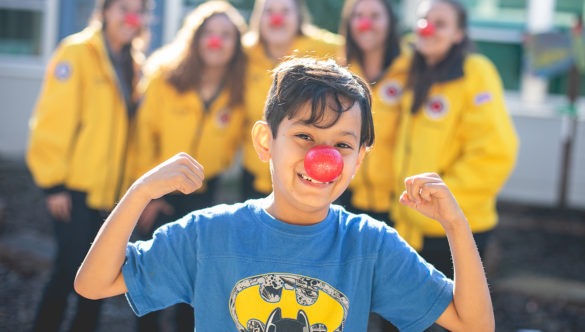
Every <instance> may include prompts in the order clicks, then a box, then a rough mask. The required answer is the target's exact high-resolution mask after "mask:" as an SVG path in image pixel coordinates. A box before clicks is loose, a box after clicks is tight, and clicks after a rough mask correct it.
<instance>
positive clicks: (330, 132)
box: [266, 103, 365, 222]
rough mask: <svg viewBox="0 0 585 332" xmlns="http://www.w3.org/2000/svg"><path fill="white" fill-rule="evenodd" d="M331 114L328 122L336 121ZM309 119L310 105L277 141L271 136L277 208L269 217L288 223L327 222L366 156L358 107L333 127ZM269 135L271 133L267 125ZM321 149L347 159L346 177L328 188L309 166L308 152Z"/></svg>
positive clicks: (330, 112)
mask: <svg viewBox="0 0 585 332" xmlns="http://www.w3.org/2000/svg"><path fill="white" fill-rule="evenodd" d="M327 112H328V113H326V117H325V119H324V121H330V119H329V118H330V117H333V116H335V113H334V111H333V110H328V111H327ZM310 114H311V104H310V103H307V104H305V105H304V106H302V107H301V110H300V112H299V113H298V115H297V116H296V117H295V118H293V119H288V118H286V117H285V118H284V120H283V121H282V122H281V124H280V125H279V127H278V134H277V136H276V137H274V138H272V135H271V134H268V135H269V137H270V139H269V141H270V142H269V144H268V146H269V154H270V161H271V172H272V182H273V188H274V205H273V208H272V210H271V209H269V211H268V212H269V213H271V214H272V215H273V216H274V217H276V218H278V219H280V220H283V221H285V222H286V221H291V222H293V221H295V220H299V219H300V220H303V221H313V222H318V221H320V220H322V219H323V218H324V217H325V216H326V215H327V211H328V209H329V204H330V203H331V202H333V201H334V200H335V199H337V198H338V197H339V196H340V195H341V193H343V191H344V190H345V189H346V188H347V186H348V185H349V182H350V180H351V179H352V178H353V176H354V175H355V173H356V171H357V169H358V167H359V164H360V163H361V160H362V159H363V156H364V154H365V148H364V147H360V144H359V142H360V133H361V122H362V119H361V112H360V108H359V105H358V104H357V103H354V105H353V106H352V107H351V108H350V109H349V110H348V111H346V112H343V114H342V115H341V118H340V119H339V121H338V122H337V123H336V124H335V125H333V126H331V127H330V128H317V127H315V126H314V125H308V124H306V123H304V122H303V120H304V119H308V118H309V117H310ZM266 130H267V131H268V132H269V131H270V129H269V128H268V125H266ZM317 145H326V146H329V147H332V148H334V149H336V150H338V151H339V153H340V154H341V157H342V159H343V171H342V172H341V174H340V175H339V176H338V177H337V178H335V179H333V180H331V181H329V182H326V183H323V182H319V181H316V180H315V179H312V178H311V177H310V176H309V175H308V174H307V171H306V170H305V166H304V161H305V156H306V154H307V151H308V150H309V149H311V148H312V147H314V146H317Z"/></svg>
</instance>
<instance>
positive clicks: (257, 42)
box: [242, 0, 343, 198]
mask: <svg viewBox="0 0 585 332" xmlns="http://www.w3.org/2000/svg"><path fill="white" fill-rule="evenodd" d="M342 45H343V39H342V38H341V36H339V35H337V34H334V33H331V32H328V31H326V30H323V29H320V28H318V27H316V26H314V25H312V24H310V19H309V12H308V9H307V7H306V5H305V2H304V0H256V1H255V3H254V8H253V10H252V14H251V17H250V30H249V31H248V33H247V34H246V35H245V36H244V47H245V50H246V53H247V55H248V67H247V73H246V96H245V112H246V126H245V131H244V138H243V143H244V147H243V155H242V166H243V176H242V195H243V198H257V197H263V196H266V195H267V194H269V193H270V192H271V191H272V184H271V179H270V170H269V167H268V164H267V163H265V162H262V161H260V160H259V159H258V156H257V154H256V152H255V150H254V146H253V145H252V140H251V138H250V132H251V130H252V127H253V126H254V123H255V122H256V121H257V120H261V119H262V116H263V112H264V103H265V101H266V96H267V95H268V90H269V88H270V85H271V83H272V76H271V70H272V69H273V68H275V67H276V65H277V64H278V63H279V62H280V61H281V60H283V59H284V58H286V57H289V56H312V57H319V58H333V59H336V58H337V56H338V54H339V52H340V50H341V46H342Z"/></svg>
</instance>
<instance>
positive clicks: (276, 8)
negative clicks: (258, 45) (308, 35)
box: [260, 0, 300, 45]
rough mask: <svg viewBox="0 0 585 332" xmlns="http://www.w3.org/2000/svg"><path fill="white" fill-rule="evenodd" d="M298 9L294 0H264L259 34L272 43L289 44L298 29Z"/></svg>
mask: <svg viewBox="0 0 585 332" xmlns="http://www.w3.org/2000/svg"><path fill="white" fill-rule="evenodd" d="M299 15H300V13H299V9H298V8H297V5H296V3H295V1H294V0H266V2H265V3H264V10H263V11H262V15H261V17H260V35H261V36H262V39H263V40H264V41H265V42H266V43H268V44H272V45H279V44H290V43H291V42H292V41H293V40H294V38H295V37H296V36H297V32H298V30H299Z"/></svg>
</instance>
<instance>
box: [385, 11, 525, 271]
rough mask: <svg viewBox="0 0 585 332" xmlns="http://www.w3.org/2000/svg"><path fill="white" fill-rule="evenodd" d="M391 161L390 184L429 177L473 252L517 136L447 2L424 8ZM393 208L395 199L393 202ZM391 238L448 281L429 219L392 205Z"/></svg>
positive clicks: (488, 222) (447, 263)
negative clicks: (460, 214) (456, 212)
mask: <svg viewBox="0 0 585 332" xmlns="http://www.w3.org/2000/svg"><path fill="white" fill-rule="evenodd" d="M418 9H419V10H418V13H417V14H418V21H417V31H416V32H417V35H416V38H415V40H414V52H413V53H412V54H411V55H408V57H409V62H410V69H409V76H408V80H407V85H406V89H405V91H404V93H403V97H402V99H401V113H402V114H401V121H400V128H399V131H398V137H397V144H396V154H395V169H396V176H395V179H396V180H397V181H400V180H399V179H401V177H402V176H403V175H405V174H413V173H416V172H436V173H438V174H439V175H440V176H441V177H442V178H443V179H444V181H445V183H446V184H447V185H448V186H449V188H451V190H452V192H453V194H454V195H455V197H457V199H458V201H459V203H460V205H461V208H462V209H463V211H464V212H465V214H466V215H467V216H468V220H469V223H470V226H471V229H472V231H473V233H474V237H475V241H476V243H477V246H478V249H479V252H480V254H481V256H482V257H485V249H486V245H487V243H488V240H489V238H490V234H491V232H492V230H493V229H494V228H495V227H496V225H497V223H498V214H497V210H496V199H497V195H498V193H499V191H500V190H501V188H502V187H503V185H504V183H505V182H506V180H507V179H508V176H509V175H510V173H511V172H512V170H513V168H514V165H515V162H516V157H517V152H518V145H519V143H518V137H517V134H516V130H515V128H514V124H513V122H512V119H511V117H510V115H509V113H508V110H507V107H506V104H505V100H504V91H503V87H502V82H501V79H500V76H499V74H498V71H497V69H496V68H495V66H494V65H493V64H492V63H491V62H490V61H489V60H488V59H487V58H485V57H484V56H482V55H479V54H476V53H472V44H471V41H470V38H469V35H468V28H467V13H466V10H465V8H464V7H463V6H462V5H461V4H460V3H459V2H457V1H453V0H432V1H424V2H422V3H421V4H420V5H419V8H418ZM395 201H397V200H395ZM391 218H392V219H393V220H394V222H395V227H396V229H397V231H398V232H399V233H400V234H401V235H402V236H403V237H404V238H405V239H406V240H407V241H408V242H409V243H410V244H411V245H412V246H413V247H414V248H415V249H417V250H418V251H419V252H420V254H421V256H422V257H424V258H425V259H426V260H427V261H428V262H430V263H431V264H433V265H434V266H435V267H436V268H437V269H438V270H440V271H442V272H443V273H444V274H445V275H447V276H448V277H450V278H452V277H453V270H452V267H451V264H452V262H451V258H450V251H449V243H448V241H447V238H446V236H445V232H444V230H443V229H442V228H441V227H440V226H439V225H438V224H437V223H435V222H434V221H432V220H431V219H429V218H426V217H421V216H418V215H415V214H413V213H410V212H409V211H407V210H406V209H404V208H402V207H401V206H400V204H397V203H396V204H395V205H394V206H393V208H392V209H391Z"/></svg>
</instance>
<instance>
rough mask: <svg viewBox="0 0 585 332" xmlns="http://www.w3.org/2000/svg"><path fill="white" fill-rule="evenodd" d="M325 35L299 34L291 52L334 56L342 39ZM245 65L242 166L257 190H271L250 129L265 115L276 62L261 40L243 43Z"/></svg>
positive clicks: (266, 167)
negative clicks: (244, 122)
mask: <svg viewBox="0 0 585 332" xmlns="http://www.w3.org/2000/svg"><path fill="white" fill-rule="evenodd" d="M324 36H325V37H324V38H315V37H307V36H301V37H298V38H297V39H296V40H295V42H294V45H293V48H292V49H293V52H292V54H291V55H294V56H316V57H319V58H332V59H336V58H337V55H338V54H339V51H340V49H341V45H342V43H341V41H340V39H339V38H338V36H337V35H334V34H331V33H329V34H325V35H324ZM245 50H246V53H247V55H248V67H247V73H246V94H245V99H246V101H245V112H246V115H245V118H246V125H245V131H244V138H243V141H244V148H243V167H244V168H245V169H246V170H247V171H249V172H250V173H252V174H254V175H255V180H254V187H255V189H256V190H257V191H260V192H263V193H267V194H268V193H270V192H271V191H272V182H271V178H270V170H269V167H268V164H266V163H264V162H262V161H260V159H258V155H257V154H256V151H255V150H254V146H253V144H252V140H251V138H250V133H251V131H252V127H253V126H254V123H255V122H256V121H258V120H262V119H263V117H264V104H265V102H266V96H267V95H268V90H270V85H271V84H272V73H271V71H272V69H274V67H276V65H277V64H278V62H275V61H273V60H272V59H271V58H269V57H268V56H267V55H266V53H265V52H264V49H263V47H262V45H261V44H260V43H257V44H254V45H251V46H249V45H248V46H246V47H245Z"/></svg>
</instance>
